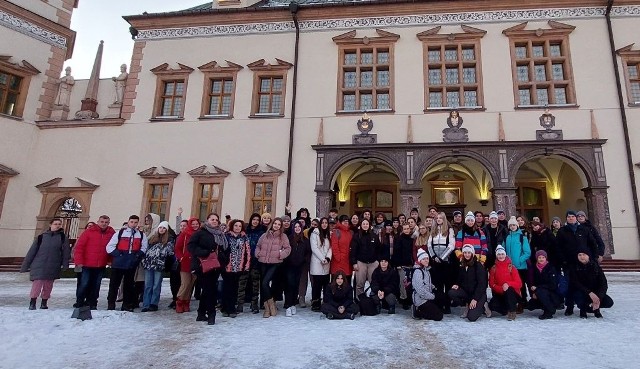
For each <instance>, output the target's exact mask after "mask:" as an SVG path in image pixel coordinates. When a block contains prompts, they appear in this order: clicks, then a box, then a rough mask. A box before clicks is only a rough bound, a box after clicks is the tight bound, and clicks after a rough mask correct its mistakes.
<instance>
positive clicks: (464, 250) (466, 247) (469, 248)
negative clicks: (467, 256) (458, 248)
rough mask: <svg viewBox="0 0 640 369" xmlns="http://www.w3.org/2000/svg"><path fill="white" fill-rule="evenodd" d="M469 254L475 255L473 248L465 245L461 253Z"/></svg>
mask: <svg viewBox="0 0 640 369" xmlns="http://www.w3.org/2000/svg"><path fill="white" fill-rule="evenodd" d="M466 251H468V252H470V253H472V254H475V252H476V250H475V249H474V248H473V246H471V245H470V244H468V243H467V244H465V245H464V246H462V252H466Z"/></svg>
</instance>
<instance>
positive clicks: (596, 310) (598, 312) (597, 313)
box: [593, 309, 602, 318]
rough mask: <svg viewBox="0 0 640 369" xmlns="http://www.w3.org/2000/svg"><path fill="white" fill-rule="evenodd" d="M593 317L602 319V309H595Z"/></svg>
mask: <svg viewBox="0 0 640 369" xmlns="http://www.w3.org/2000/svg"><path fill="white" fill-rule="evenodd" d="M593 315H595V317H596V318H602V313H601V312H600V309H595V310H594V311H593Z"/></svg>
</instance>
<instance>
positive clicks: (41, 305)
mask: <svg viewBox="0 0 640 369" xmlns="http://www.w3.org/2000/svg"><path fill="white" fill-rule="evenodd" d="M48 308H49V307H48V306H47V299H42V302H40V309H48Z"/></svg>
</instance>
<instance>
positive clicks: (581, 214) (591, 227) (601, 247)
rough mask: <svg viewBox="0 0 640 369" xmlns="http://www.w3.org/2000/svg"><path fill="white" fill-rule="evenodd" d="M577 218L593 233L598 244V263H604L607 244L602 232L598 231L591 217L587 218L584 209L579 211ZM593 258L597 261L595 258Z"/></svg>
mask: <svg viewBox="0 0 640 369" xmlns="http://www.w3.org/2000/svg"><path fill="white" fill-rule="evenodd" d="M576 218H577V219H578V223H580V225H581V226H583V227H585V228H587V229H588V230H589V232H591V234H592V235H593V238H594V239H595V240H596V245H598V263H602V259H603V257H604V250H605V246H604V241H603V240H602V237H601V236H600V232H598V229H597V228H596V227H595V226H594V225H593V224H591V222H590V221H589V219H587V214H585V212H584V211H582V210H580V211H579V212H577V213H576ZM592 260H594V261H595V258H594V259H592Z"/></svg>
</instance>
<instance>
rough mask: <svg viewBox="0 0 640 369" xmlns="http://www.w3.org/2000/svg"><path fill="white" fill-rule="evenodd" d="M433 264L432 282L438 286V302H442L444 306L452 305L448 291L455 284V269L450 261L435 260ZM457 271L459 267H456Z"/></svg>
mask: <svg viewBox="0 0 640 369" xmlns="http://www.w3.org/2000/svg"><path fill="white" fill-rule="evenodd" d="M430 265H431V271H430V272H431V283H433V285H434V286H435V287H436V292H435V293H436V295H438V298H437V299H436V300H437V302H438V303H442V306H441V307H442V308H450V307H451V299H449V297H448V295H447V292H448V291H449V290H450V289H451V286H453V271H452V266H451V264H450V263H447V262H440V263H436V262H433V263H431V264H430ZM456 272H457V269H456Z"/></svg>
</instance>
